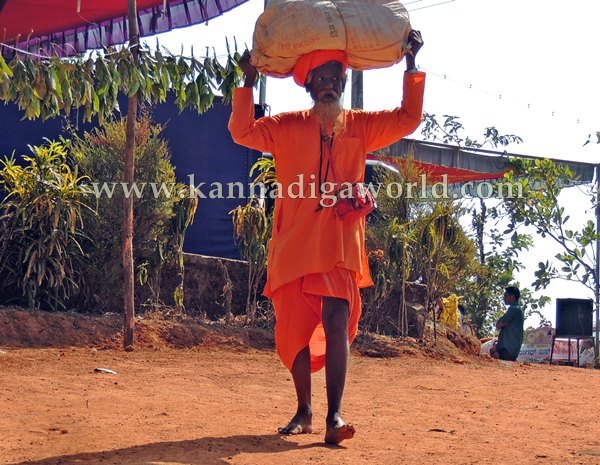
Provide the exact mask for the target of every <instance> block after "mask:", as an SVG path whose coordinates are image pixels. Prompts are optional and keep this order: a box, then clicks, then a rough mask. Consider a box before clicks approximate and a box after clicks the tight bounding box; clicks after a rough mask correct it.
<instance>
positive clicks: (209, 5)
mask: <svg viewBox="0 0 600 465" xmlns="http://www.w3.org/2000/svg"><path fill="white" fill-rule="evenodd" d="M246 1H247V0H137V6H138V24H139V29H140V35H141V36H146V35H152V34H157V33H160V32H166V31H169V30H171V29H174V28H178V27H184V26H190V25H192V24H197V23H202V22H206V21H208V20H209V19H211V18H214V17H216V16H219V15H221V14H223V13H225V12H226V11H228V10H230V9H232V8H235V7H236V6H238V5H240V4H242V3H244V2H246ZM0 37H1V40H0V42H2V43H4V44H8V45H11V46H16V47H18V48H20V49H25V50H29V51H31V52H34V53H40V52H41V53H44V52H46V53H55V54H59V55H67V54H72V53H75V52H82V51H84V50H86V49H93V48H100V47H102V46H110V45H113V44H118V43H123V42H126V41H127V40H128V33H127V0H0ZM52 44H54V45H52ZM3 54H7V52H6V51H5V50H3Z"/></svg>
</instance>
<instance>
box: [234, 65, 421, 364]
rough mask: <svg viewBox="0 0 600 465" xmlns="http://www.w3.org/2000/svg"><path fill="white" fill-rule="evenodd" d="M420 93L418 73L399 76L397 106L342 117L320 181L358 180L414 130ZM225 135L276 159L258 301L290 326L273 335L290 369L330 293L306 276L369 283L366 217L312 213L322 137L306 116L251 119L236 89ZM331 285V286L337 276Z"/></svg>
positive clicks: (245, 98) (247, 97) (249, 97)
mask: <svg viewBox="0 0 600 465" xmlns="http://www.w3.org/2000/svg"><path fill="white" fill-rule="evenodd" d="M424 88H425V74H424V73H421V72H419V73H414V74H411V73H405V74H404V96H403V100H402V106H401V107H400V108H396V109H394V110H389V111H378V112H368V111H362V110H350V111H345V129H344V131H343V133H341V134H337V135H336V136H335V138H334V141H333V147H332V150H331V157H328V156H327V155H326V154H325V153H324V157H323V160H324V161H323V167H324V168H323V169H322V172H323V174H325V173H326V172H327V170H326V169H325V168H326V166H327V165H326V163H327V160H330V162H331V163H332V164H333V167H334V169H332V170H329V177H328V178H327V179H326V181H327V182H331V181H332V180H333V179H332V177H331V176H332V175H331V173H332V172H333V173H335V176H336V179H335V180H336V181H337V182H340V183H341V182H351V183H356V182H362V181H363V180H364V175H365V163H366V154H367V153H368V152H372V151H375V150H378V149H381V148H383V147H387V146H388V145H390V144H392V143H394V142H396V141H397V140H398V139H401V138H402V137H404V136H406V135H408V134H411V133H412V132H413V131H414V130H415V129H416V128H417V127H418V126H419V125H420V123H421V115H422V107H423V92H424ZM229 130H230V132H231V135H232V137H233V140H234V141H235V142H237V143H238V144H242V145H245V146H246V147H250V148H253V149H256V150H260V151H263V152H269V153H271V154H272V155H273V157H274V159H275V167H276V171H277V181H278V182H279V183H280V188H279V197H278V198H277V199H276V200H275V211H274V216H273V232H272V237H271V239H270V241H269V250H268V260H267V265H268V268H267V283H266V286H265V289H264V295H266V296H267V297H270V298H272V299H273V302H274V304H275V308H276V313H277V318H278V321H288V323H286V324H285V325H283V324H282V325H280V326H279V329H278V331H279V335H278V336H277V344H278V351H279V353H280V354H282V361H283V362H284V363H285V364H286V366H288V365H289V364H290V363H293V360H292V362H290V361H289V354H290V353H294V352H295V351H296V349H297V347H298V345H299V344H301V343H302V341H304V342H305V345H304V346H303V347H306V344H308V343H309V341H312V340H313V333H314V334H317V335H318V334H319V331H320V330H318V329H317V332H316V333H315V328H318V325H319V323H320V316H321V315H320V313H319V310H315V309H316V308H317V307H318V308H320V297H319V298H318V300H317V301H315V300H314V299H315V298H316V297H310V296H311V295H312V296H319V295H330V294H319V293H320V292H324V291H323V290H322V286H321V290H320V291H315V290H314V286H312V285H309V284H311V282H312V281H311V280H312V279H314V278H312V277H311V276H312V275H318V274H321V275H322V274H327V275H329V274H330V273H332V272H334V273H335V274H337V273H338V269H343V270H345V271H346V272H348V273H351V274H350V276H351V277H352V279H353V280H354V288H355V289H356V288H359V287H367V286H371V285H372V284H373V282H372V281H371V276H370V273H369V264H368V261H367V255H366V249H365V244H364V238H365V219H364V218H362V219H359V220H355V221H342V220H340V219H339V218H337V217H336V215H335V211H334V209H333V208H322V209H317V207H318V206H319V203H320V198H319V196H318V193H319V189H318V188H317V186H316V184H317V182H318V181H317V179H318V173H319V163H320V159H321V157H320V154H321V149H320V147H321V135H320V128H319V123H318V122H317V120H316V118H315V116H314V115H313V114H312V112H311V111H310V110H305V111H297V112H290V113H282V114H279V115H276V116H273V117H265V118H260V119H259V120H254V102H253V93H252V89H251V88H238V89H236V90H235V92H234V95H233V112H232V114H231V119H230V120H229ZM325 152H328V150H326V151H325ZM323 181H325V179H323ZM299 194H303V195H299ZM333 270H335V271H333ZM332 279H334V280H336V281H335V282H337V279H338V278H337V277H334V278H332ZM334 287H335V288H336V289H339V288H340V287H341V288H343V287H344V286H338V285H336V286H334ZM279 290H282V292H281V293H280V292H278V291H279ZM352 294H353V291H352V292H351V291H347V292H345V293H344V295H343V296H340V297H342V298H345V299H347V300H348V301H350V296H351V295H352ZM356 302H360V298H354V300H353V303H351V315H356V313H352V312H353V311H354V310H352V308H353V307H354V305H357V304H356ZM358 305H359V306H360V303H358ZM292 314H293V315H292ZM315 318H316V320H315ZM317 320H318V321H317ZM315 321H316V323H315ZM315 337H316V336H315ZM315 341H316V340H315ZM311 345H312V343H311ZM300 349H302V347H300ZM296 353H297V352H296ZM283 357H285V360H284V359H283ZM316 363H317V362H315V365H314V366H315V367H316V366H317V364H316ZM288 368H289V366H288Z"/></svg>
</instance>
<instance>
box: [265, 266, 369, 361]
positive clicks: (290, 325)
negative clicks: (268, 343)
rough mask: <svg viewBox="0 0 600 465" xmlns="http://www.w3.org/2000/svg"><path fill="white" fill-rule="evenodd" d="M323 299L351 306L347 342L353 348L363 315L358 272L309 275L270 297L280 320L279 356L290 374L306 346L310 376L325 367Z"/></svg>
mask: <svg viewBox="0 0 600 465" xmlns="http://www.w3.org/2000/svg"><path fill="white" fill-rule="evenodd" d="M322 297H337V298H340V299H344V300H346V301H347V302H348V307H349V312H350V313H349V318H348V342H349V343H350V344H351V343H352V341H353V340H354V338H355V337H356V333H357V331H358V320H359V319H360V314H361V300H360V293H359V290H358V277H357V273H356V272H354V271H350V270H347V269H344V268H340V267H336V268H334V269H333V270H331V271H330V272H328V273H314V274H309V275H306V276H303V277H301V278H298V279H296V280H294V281H292V282H289V283H287V284H285V285H283V286H281V287H280V288H278V289H276V290H275V291H274V292H273V293H272V295H271V299H272V300H273V306H274V307H275V317H276V320H277V321H276V324H275V344H276V346H277V353H278V354H279V357H280V358H281V361H282V362H283V364H284V365H285V366H286V367H287V368H288V369H289V370H291V369H292V366H293V364H294V360H295V359H296V356H297V355H298V353H299V352H300V351H301V350H302V349H304V348H305V347H306V346H309V348H310V369H311V372H315V371H318V370H320V369H321V368H323V366H324V365H325V352H326V347H327V346H326V341H325V331H324V329H323V321H322V308H323V304H322V300H323V299H322Z"/></svg>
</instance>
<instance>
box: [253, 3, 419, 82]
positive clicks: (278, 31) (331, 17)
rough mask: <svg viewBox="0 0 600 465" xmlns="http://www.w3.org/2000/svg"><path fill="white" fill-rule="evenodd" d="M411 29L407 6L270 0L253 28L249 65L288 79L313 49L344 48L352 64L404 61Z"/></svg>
mask: <svg viewBox="0 0 600 465" xmlns="http://www.w3.org/2000/svg"><path fill="white" fill-rule="evenodd" d="M410 31H411V27H410V19H409V17H408V12H407V11H406V8H404V6H403V5H402V3H400V2H399V1H385V0H271V2H270V3H269V4H268V5H267V7H266V8H265V11H264V12H263V14H262V15H261V16H260V17H259V18H258V21H257V22H256V27H255V29H254V39H253V49H252V64H253V65H254V66H255V67H256V68H257V69H258V70H259V71H260V72H261V73H263V74H266V75H268V76H274V77H286V76H290V75H291V74H292V70H293V68H294V64H295V63H296V60H297V59H298V58H299V57H300V56H302V55H304V54H306V53H309V52H312V51H314V50H344V51H345V52H346V54H347V55H348V64H349V66H350V68H352V69H356V70H364V69H374V68H385V67H388V66H392V65H393V64H395V63H398V62H400V61H401V60H402V58H403V57H404V53H405V46H406V39H407V37H408V34H409V33H410Z"/></svg>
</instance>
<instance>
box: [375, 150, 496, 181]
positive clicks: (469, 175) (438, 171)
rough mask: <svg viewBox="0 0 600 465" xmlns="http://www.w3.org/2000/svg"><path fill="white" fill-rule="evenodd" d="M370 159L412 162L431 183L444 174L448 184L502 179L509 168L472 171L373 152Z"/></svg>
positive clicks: (390, 162)
mask: <svg viewBox="0 0 600 465" xmlns="http://www.w3.org/2000/svg"><path fill="white" fill-rule="evenodd" d="M367 159H368V160H379V161H382V162H384V163H387V164H389V165H392V166H398V167H399V168H402V167H403V166H406V165H407V164H408V163H410V164H411V166H413V167H414V168H416V170H417V171H418V172H419V173H422V174H425V175H427V181H428V182H431V183H436V182H441V181H443V177H442V176H444V175H446V176H447V182H448V184H456V183H463V182H471V181H491V180H493V179H502V178H503V177H504V173H506V172H507V171H508V169H505V170H502V171H497V172H493V173H491V172H480V171H471V170H466V169H462V168H452V167H450V166H440V165H434V164H432V163H424V162H421V161H418V160H412V159H407V158H399V157H378V156H376V155H373V154H368V155H367Z"/></svg>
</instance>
